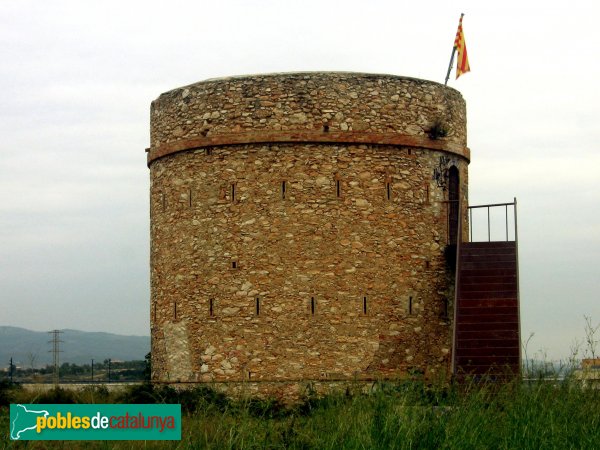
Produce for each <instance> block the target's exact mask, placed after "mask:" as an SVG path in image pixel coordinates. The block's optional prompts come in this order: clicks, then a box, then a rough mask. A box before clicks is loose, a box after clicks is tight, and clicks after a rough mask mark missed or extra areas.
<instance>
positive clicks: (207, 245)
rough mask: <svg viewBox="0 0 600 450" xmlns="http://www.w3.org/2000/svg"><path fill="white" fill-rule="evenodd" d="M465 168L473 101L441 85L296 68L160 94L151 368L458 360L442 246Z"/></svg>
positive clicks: (308, 370)
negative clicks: (468, 103)
mask: <svg viewBox="0 0 600 450" xmlns="http://www.w3.org/2000/svg"><path fill="white" fill-rule="evenodd" d="M468 163H469V150H468V149H467V147H466V113H465V104H464V101H463V99H462V97H461V95H460V94H459V93H458V92H457V91H455V90H454V89H451V88H448V87H445V86H443V85H441V84H438V83H434V82H430V81H425V80H419V79H414V78H405V77H398V76H392V75H373V74H362V73H329V72H318V73H286V74H270V75H255V76H244V77H233V78H224V79H214V80H207V81H203V82H199V83H196V84H192V85H190V86H186V87H182V88H178V89H175V90H172V91H170V92H167V93H165V94H162V95H161V96H160V97H159V98H158V99H157V100H155V101H154V102H153V103H152V107H151V147H150V149H149V150H148V166H149V167H150V177H151V188H150V190H151V192H150V197H151V200H150V201H151V306H150V308H151V311H150V313H151V323H152V370H153V374H152V377H153V379H154V380H156V381H171V382H177V381H182V382H183V381H194V382H212V381H214V382H218V381H228V382H232V383H233V382H240V381H245V382H246V383H249V382H250V383H253V382H256V383H258V384H260V383H263V385H268V384H269V382H271V383H281V382H288V383H296V382H298V381H301V380H329V381H331V380H345V379H359V380H360V379H375V378H395V377H401V376H403V375H405V374H407V373H414V372H420V373H425V374H426V375H428V376H431V375H434V374H443V373H446V372H449V366H450V358H451V353H452V317H453V314H452V309H453V305H452V289H453V287H452V286H453V280H452V272H451V270H449V269H448V267H447V266H448V263H447V259H449V258H448V257H447V255H446V254H445V249H446V248H447V246H448V244H451V243H452V242H455V240H456V233H457V230H458V229H459V227H458V217H459V215H458V208H457V206H456V205H458V201H459V200H460V201H461V204H462V206H463V208H465V207H466V204H467V166H468ZM465 217H466V215H465ZM464 225H465V226H464V227H463V229H464V230H466V223H465V224H464ZM446 253H448V252H446Z"/></svg>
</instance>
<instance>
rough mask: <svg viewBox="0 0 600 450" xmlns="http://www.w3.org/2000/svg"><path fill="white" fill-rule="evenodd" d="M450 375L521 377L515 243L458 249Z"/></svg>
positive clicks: (462, 245)
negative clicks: (451, 369) (452, 366)
mask: <svg viewBox="0 0 600 450" xmlns="http://www.w3.org/2000/svg"><path fill="white" fill-rule="evenodd" d="M459 247H460V248H459V258H458V265H457V286H456V288H457V292H456V318H455V342H454V373H455V374H456V375H457V376H464V375H476V376H479V375H486V374H487V375H490V376H492V377H505V376H510V375H518V374H519V371H520V336H519V293H518V287H519V284H518V262H517V243H516V242H515V241H506V242H504V241H503V242H465V243H460V246H459Z"/></svg>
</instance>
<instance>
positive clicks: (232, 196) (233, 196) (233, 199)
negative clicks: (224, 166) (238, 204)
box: [231, 183, 235, 202]
mask: <svg viewBox="0 0 600 450" xmlns="http://www.w3.org/2000/svg"><path fill="white" fill-rule="evenodd" d="M231 201H232V202H235V183H231Z"/></svg>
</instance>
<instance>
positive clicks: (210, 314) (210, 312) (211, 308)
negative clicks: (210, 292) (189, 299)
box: [208, 298, 215, 317]
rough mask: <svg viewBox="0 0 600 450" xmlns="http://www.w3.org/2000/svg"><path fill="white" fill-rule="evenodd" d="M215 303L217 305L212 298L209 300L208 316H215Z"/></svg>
mask: <svg viewBox="0 0 600 450" xmlns="http://www.w3.org/2000/svg"><path fill="white" fill-rule="evenodd" d="M214 303H215V302H214V299H212V298H209V299H208V315H209V316H210V317H212V316H214V309H213V308H214Z"/></svg>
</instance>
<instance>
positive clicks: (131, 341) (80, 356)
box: [0, 325, 150, 368]
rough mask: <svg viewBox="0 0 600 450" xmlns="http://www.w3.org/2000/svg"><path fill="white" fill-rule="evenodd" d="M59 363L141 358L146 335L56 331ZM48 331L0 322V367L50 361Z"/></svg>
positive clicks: (147, 339)
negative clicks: (57, 334)
mask: <svg viewBox="0 0 600 450" xmlns="http://www.w3.org/2000/svg"><path fill="white" fill-rule="evenodd" d="M59 331H61V333H60V340H61V341H62V342H60V350H61V353H60V357H59V361H60V364H62V363H65V362H68V363H71V364H89V363H90V362H91V360H92V359H94V360H95V361H103V360H105V359H109V358H110V359H113V360H122V361H132V360H143V359H144V356H145V355H146V354H147V353H148V352H149V351H150V336H136V335H122V334H115V333H108V332H104V331H81V330H73V329H68V328H67V329H63V330H59ZM51 340H52V336H51V334H49V333H48V332H46V331H33V330H29V329H27V328H21V327H14V326H8V325H7V326H4V325H0V368H3V367H5V366H6V367H8V365H9V362H10V358H13V364H15V365H17V366H20V367H23V368H31V367H32V366H33V367H43V366H45V365H51V364H53V355H52V352H51V350H52V343H51V342H50V341H51Z"/></svg>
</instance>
